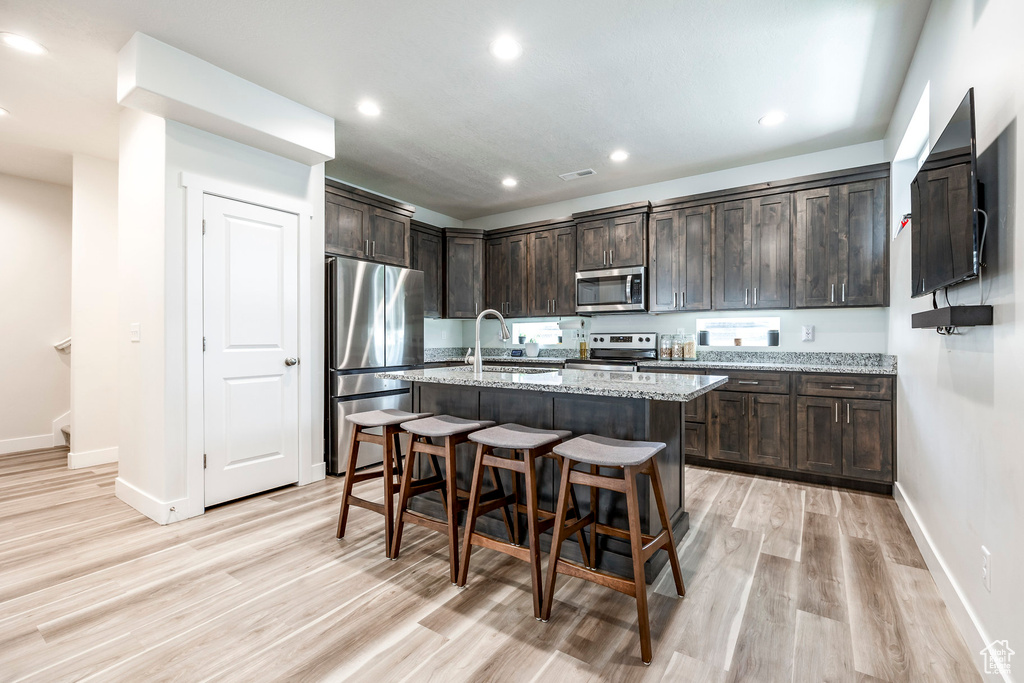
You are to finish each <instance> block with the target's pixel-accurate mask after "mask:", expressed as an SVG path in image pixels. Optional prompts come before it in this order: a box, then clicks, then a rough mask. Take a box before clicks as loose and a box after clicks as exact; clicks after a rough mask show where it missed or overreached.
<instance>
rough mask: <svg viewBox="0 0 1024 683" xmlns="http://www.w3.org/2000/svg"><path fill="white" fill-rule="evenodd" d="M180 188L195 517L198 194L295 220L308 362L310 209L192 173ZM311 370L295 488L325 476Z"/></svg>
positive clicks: (201, 506) (199, 382)
mask: <svg viewBox="0 0 1024 683" xmlns="http://www.w3.org/2000/svg"><path fill="white" fill-rule="evenodd" d="M180 184H181V187H182V188H184V189H185V458H186V466H185V474H186V482H187V487H188V488H187V490H188V496H187V498H186V499H185V501H186V504H187V506H188V509H187V514H185V515H184V517H195V516H196V515H201V514H203V511H204V510H205V481H206V478H205V475H204V473H203V443H204V391H203V306H202V302H203V240H202V236H203V195H206V194H211V195H216V196H218V197H224V198H225V199H233V200H236V201H240V202H246V203H248V204H255V205H257V206H263V207H266V208H268V209H274V210H276V211H284V212H285V213H291V214H295V215H296V216H298V219H299V235H298V239H299V256H298V258H299V320H298V325H299V329H298V340H299V358H312V355H313V343H312V335H313V325H312V317H311V316H312V315H313V310H312V298H311V296H312V291H311V290H312V288H311V286H310V281H309V280H310V272H309V269H310V268H311V267H312V263H311V261H310V257H311V253H310V231H311V224H312V207H311V206H310V204H309V202H306V201H302V200H299V199H296V198H295V197H293V196H288V195H282V194H279V193H276V192H271V191H268V190H259V189H254V188H252V187H249V186H246V185H239V184H236V183H232V182H227V181H223V180H218V179H215V178H208V177H205V176H201V175H196V174H193V173H187V172H183V173H182V174H181V179H180ZM313 365H314V364H313V363H310V362H306V363H300V364H299V365H298V368H299V471H298V482H299V484H300V485H304V484H309V483H311V482H314V481H318V480H320V479H323V478H324V477H325V476H326V465H325V464H324V463H322V462H321V463H312V462H311V459H312V456H311V454H312V444H313V438H314V434H313V431H314V429H313V400H312V387H313V386H314V382H315V381H316V378H314V377H313V376H312V369H313ZM179 510H180V508H179ZM147 514H148V513H147ZM149 516H150V517H152V515H149ZM184 517H182V518H184ZM154 519H156V518H155V517H154ZM158 521H159V520H158Z"/></svg>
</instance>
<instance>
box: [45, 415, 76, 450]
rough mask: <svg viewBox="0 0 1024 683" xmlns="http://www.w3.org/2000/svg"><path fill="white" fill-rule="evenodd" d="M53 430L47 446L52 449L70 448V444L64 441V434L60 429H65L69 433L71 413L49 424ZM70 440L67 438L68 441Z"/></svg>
mask: <svg viewBox="0 0 1024 683" xmlns="http://www.w3.org/2000/svg"><path fill="white" fill-rule="evenodd" d="M50 426H51V428H52V430H53V432H52V434H53V437H52V438H51V440H50V443H49V444H48V445H49V446H51V447H53V448H61V447H62V446H70V445H71V444H70V443H67V442H65V441H64V432H62V431H61V428H62V427H67V428H68V431H71V411H70V410H69V411H68V412H66V413H64V414H63V415H61V416H60V417H58V418H57V419H56V420H54V421H53V422H51V423H50ZM70 440H71V439H70V438H69V439H68V441H70Z"/></svg>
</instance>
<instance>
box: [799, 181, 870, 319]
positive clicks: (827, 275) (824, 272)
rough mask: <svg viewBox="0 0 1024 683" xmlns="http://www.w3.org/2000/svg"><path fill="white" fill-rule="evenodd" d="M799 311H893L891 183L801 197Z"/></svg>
mask: <svg viewBox="0 0 1024 683" xmlns="http://www.w3.org/2000/svg"><path fill="white" fill-rule="evenodd" d="M795 203H796V221H795V223H796V225H795V228H794V231H793V258H794V261H795V263H794V268H793V271H794V273H793V274H794V288H795V293H796V296H795V298H796V307H797V308H820V307H825V308H828V307H834V306H888V305H889V244H888V242H889V240H888V232H889V231H888V179H887V178H876V179H872V180H865V181H861V182H855V183H846V184H840V185H833V186H831V187H823V188H819V189H811V190H804V191H800V192H797V193H796V195H795Z"/></svg>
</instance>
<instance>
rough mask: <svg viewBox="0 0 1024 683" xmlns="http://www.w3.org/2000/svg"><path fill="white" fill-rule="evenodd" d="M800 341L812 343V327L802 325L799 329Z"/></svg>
mask: <svg viewBox="0 0 1024 683" xmlns="http://www.w3.org/2000/svg"><path fill="white" fill-rule="evenodd" d="M800 339H801V341H814V325H803V326H802V327H801V328H800Z"/></svg>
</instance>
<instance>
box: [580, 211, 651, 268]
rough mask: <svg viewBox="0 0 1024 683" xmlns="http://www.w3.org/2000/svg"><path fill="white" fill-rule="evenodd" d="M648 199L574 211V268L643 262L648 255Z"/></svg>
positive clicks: (615, 265)
mask: <svg viewBox="0 0 1024 683" xmlns="http://www.w3.org/2000/svg"><path fill="white" fill-rule="evenodd" d="M650 208H651V204H650V202H638V203H636V204H626V205H623V206H614V207H610V208H607V209H598V210H596V211H584V212H582V213H574V214H573V215H572V218H573V221H574V222H575V224H576V269H577V270H580V271H583V270H601V269H603V268H631V267H634V266H643V265H645V262H646V257H647V214H648V212H649V211H650Z"/></svg>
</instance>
